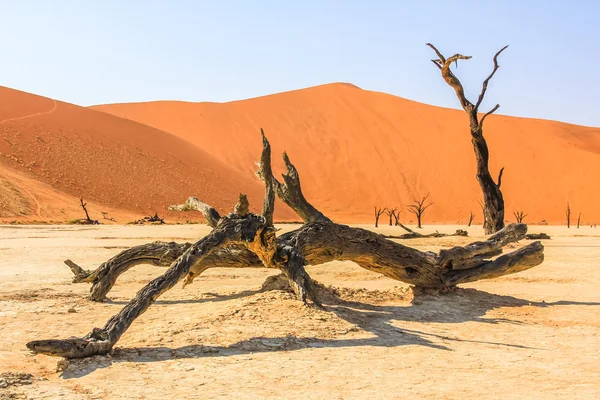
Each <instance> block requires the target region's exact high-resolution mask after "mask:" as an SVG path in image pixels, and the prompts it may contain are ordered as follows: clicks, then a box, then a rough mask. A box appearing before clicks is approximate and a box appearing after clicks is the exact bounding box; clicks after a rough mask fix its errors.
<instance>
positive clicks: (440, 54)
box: [426, 43, 446, 64]
mask: <svg viewBox="0 0 600 400" xmlns="http://www.w3.org/2000/svg"><path fill="white" fill-rule="evenodd" d="M426 45H427V46H429V47H431V48H432V49H433V51H435V54H437V56H438V57H439V59H440V60H439V61H440V63H441V64H443V63H445V62H446V59H445V58H444V56H443V55H442V53H440V51H439V50H438V49H437V48H436V47H435V46H434V45H432V44H431V43H426ZM432 61H434V62H435V60H432Z"/></svg>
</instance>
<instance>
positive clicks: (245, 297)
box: [0, 225, 600, 400]
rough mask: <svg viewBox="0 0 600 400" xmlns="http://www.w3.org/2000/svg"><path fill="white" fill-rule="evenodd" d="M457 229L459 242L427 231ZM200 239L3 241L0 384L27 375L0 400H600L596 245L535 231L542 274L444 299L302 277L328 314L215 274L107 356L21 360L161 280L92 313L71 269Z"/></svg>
mask: <svg viewBox="0 0 600 400" xmlns="http://www.w3.org/2000/svg"><path fill="white" fill-rule="evenodd" d="M280 227H281V228H282V229H283V231H284V232H285V231H287V230H290V229H293V228H294V226H293V225H281V226H280ZM457 228H461V229H463V228H465V227H464V226H448V225H447V226H426V227H425V229H424V230H423V231H424V232H431V231H433V230H434V229H438V230H440V231H441V232H452V231H454V230H455V229H457ZM370 229H373V228H370ZM399 229H400V228H396V227H387V226H382V227H380V228H379V229H378V230H377V232H381V233H387V234H397V233H398V230H399ZM468 230H469V233H470V236H471V237H470V238H457V237H450V238H439V239H424V240H422V239H415V240H410V241H404V243H407V244H409V245H411V246H416V247H417V248H419V249H421V250H436V251H437V250H438V249H439V248H440V247H447V246H452V245H464V244H466V243H469V242H471V241H472V240H474V239H476V238H480V237H481V236H482V229H481V227H480V226H472V227H470V228H468ZM208 231H209V228H208V227H207V226H205V225H179V226H144V227H139V226H93V227H82V226H1V227H0V251H1V252H2V268H0V279H1V280H2V291H1V293H0V337H1V338H2V340H1V341H0V374H3V373H12V374H13V375H12V376H15V375H16V374H18V373H27V374H31V376H28V375H27V376H25V377H24V378H23V381H24V383H26V384H24V385H11V386H9V387H8V388H5V389H0V398H17V399H18V398H32V399H44V398H57V397H61V398H68V399H109V398H110V399H164V398H175V397H177V398H198V399H201V398H240V399H255V398H288V399H295V398H298V399H300V398H302V399H306V398H309V399H310V398H320V399H321V398H327V399H353V398H373V399H388V398H389V399H392V398H407V397H410V398H417V399H466V398H486V399H487V398H489V399H548V398H553V399H569V400H571V399H597V398H598V397H599V396H600V382H598V376H599V374H600V363H599V361H600V340H599V336H600V296H599V294H598V290H597V289H598V286H599V285H600V270H599V269H598V268H597V264H598V261H599V260H600V234H599V233H598V231H597V230H596V229H594V228H590V227H582V228H581V229H574V228H572V229H567V228H566V227H550V226H544V227H535V226H534V227H530V231H531V232H539V231H544V232H547V233H549V234H550V235H551V236H552V240H548V241H544V245H545V248H546V249H545V256H546V261H545V262H544V263H543V264H542V265H540V266H538V267H536V268H533V269H531V270H528V271H525V272H521V273H518V274H514V275H509V276H505V277H502V278H498V279H494V280H488V281H480V282H477V283H474V284H469V285H464V287H462V288H461V289H459V290H458V291H456V292H455V293H452V294H449V295H445V296H438V297H435V296H419V297H416V298H414V297H413V294H412V292H411V291H410V290H409V288H408V287H407V286H405V285H403V284H400V283H399V282H397V281H393V280H390V279H387V278H385V277H382V276H379V275H377V274H374V273H371V272H369V271H366V270H364V269H361V268H359V267H357V266H356V265H354V264H353V263H350V262H332V263H328V264H325V265H319V266H311V267H309V272H310V273H311V275H312V276H313V278H315V279H317V280H319V281H320V282H322V283H323V284H326V285H334V286H335V287H336V288H337V291H338V292H339V295H338V296H334V295H333V294H331V293H330V295H329V296H326V297H325V298H324V300H325V308H324V310H318V309H314V308H311V307H307V306H303V305H302V304H301V303H300V302H298V301H297V300H295V298H294V296H293V295H291V294H290V293H287V292H283V291H268V292H262V293H260V292H258V291H257V289H258V288H259V287H260V286H261V284H262V282H263V281H264V279H265V278H266V277H267V276H269V275H272V274H273V273H274V271H271V270H267V269H244V270H228V269H220V270H209V271H208V272H206V273H205V274H204V275H202V276H201V277H200V278H198V279H197V280H196V281H195V282H194V284H193V285H191V286H188V287H187V288H186V289H185V290H183V289H181V288H180V287H177V288H175V289H173V290H171V291H169V292H167V293H166V294H165V295H164V296H163V297H161V298H160V299H159V301H158V302H157V303H156V304H155V305H153V306H152V307H150V309H149V310H148V311H147V312H146V313H145V314H144V315H142V316H141V317H140V318H139V319H138V320H136V321H135V322H134V324H133V325H132V326H131V328H130V329H129V330H128V331H127V332H126V334H125V335H124V336H123V337H122V339H121V340H120V341H119V342H118V344H117V346H116V349H115V351H114V352H113V354H112V356H109V357H98V356H96V357H93V358H90V359H84V360H74V361H70V362H68V363H64V364H63V363H60V369H62V371H58V372H57V361H59V359H58V358H53V357H47V356H43V355H37V356H34V355H32V354H30V353H29V352H28V350H27V349H26V347H25V343H26V342H28V341H30V340H33V339H38V338H53V337H55V338H64V337H68V336H71V335H75V336H81V335H83V334H85V333H86V332H88V331H89V330H90V329H91V328H92V327H94V326H102V325H104V323H105V322H106V320H107V319H108V318H109V317H110V316H111V315H113V314H114V313H116V312H117V311H118V310H119V309H120V308H121V307H123V305H124V304H125V302H127V301H128V300H129V299H131V298H132V297H133V296H134V295H135V293H136V291H137V290H139V289H140V288H141V287H142V286H143V285H144V284H145V283H147V282H148V281H149V280H150V279H151V278H153V277H155V276H157V275H158V274H160V273H162V272H163V271H164V269H162V268H158V267H152V266H138V267H136V268H134V269H132V270H130V271H128V272H127V273H126V274H124V275H123V276H121V277H120V279H119V281H118V282H117V285H116V286H115V288H114V289H113V291H112V292H111V293H110V294H109V297H110V300H111V301H109V302H106V303H101V304H98V303H92V302H90V301H88V300H86V299H85V295H86V293H87V291H88V289H89V287H88V286H87V285H86V284H71V283H70V281H71V278H72V275H71V272H70V271H69V269H68V268H67V267H66V266H65V265H64V264H63V263H62V262H63V260H64V259H66V258H71V259H73V260H74V261H76V262H78V263H79V264H81V265H82V266H84V267H86V268H92V267H95V266H96V265H98V264H99V263H101V262H102V261H104V260H106V259H107V258H109V257H111V256H112V255H114V254H116V253H118V252H119V251H121V250H122V249H125V248H128V247H130V246H133V245H136V244H141V243H145V242H149V241H153V240H175V241H195V240H197V239H198V238H199V237H201V236H202V235H204V234H206V233H207V232H208ZM526 242H528V241H522V242H521V243H520V244H519V245H523V244H525V243H526ZM519 245H516V246H519ZM512 247H513V248H514V247H515V246H512ZM2 376H7V375H2Z"/></svg>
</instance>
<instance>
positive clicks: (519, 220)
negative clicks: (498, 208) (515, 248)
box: [513, 210, 527, 224]
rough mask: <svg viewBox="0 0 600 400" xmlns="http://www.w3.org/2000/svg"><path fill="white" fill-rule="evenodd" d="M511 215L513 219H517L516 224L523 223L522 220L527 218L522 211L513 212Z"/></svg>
mask: <svg viewBox="0 0 600 400" xmlns="http://www.w3.org/2000/svg"><path fill="white" fill-rule="evenodd" d="M513 215H514V216H515V218H516V219H517V223H519V224H522V223H523V219H524V218H525V217H526V216H527V214H525V213H524V212H523V211H519V210H517V211H513Z"/></svg>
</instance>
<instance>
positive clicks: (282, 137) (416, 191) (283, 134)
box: [94, 83, 600, 224]
mask: <svg viewBox="0 0 600 400" xmlns="http://www.w3.org/2000/svg"><path fill="white" fill-rule="evenodd" d="M448 96H454V94H453V93H452V90H451V89H450V88H448ZM491 96H493V94H492V93H491V92H490V93H488V97H490V98H492V97H491ZM490 101H493V100H490ZM457 106H458V103H457ZM94 109H96V110H101V111H105V112H109V113H112V114H114V115H117V116H120V117H125V118H129V119H131V120H134V121H138V122H141V123H144V124H147V125H150V126H153V127H155V128H158V129H162V130H164V131H166V132H169V133H172V134H173V135H176V136H178V137H180V138H182V139H184V140H186V141H189V142H190V143H193V144H195V145H197V146H198V147H200V148H202V149H204V150H206V151H207V152H208V153H210V154H212V155H214V156H215V157H217V158H218V159H220V160H221V161H223V162H225V163H226V164H228V165H229V166H231V167H233V168H235V169H236V170H237V171H239V172H241V173H244V174H245V176H247V177H248V178H249V179H252V178H253V168H254V161H256V159H257V155H258V154H259V153H260V140H259V136H258V131H259V128H261V127H262V128H264V129H265V131H266V133H267V135H268V137H269V140H270V141H271V144H272V146H273V150H274V154H280V153H281V152H283V151H284V150H287V152H288V154H289V156H290V158H291V160H292V162H293V163H295V165H296V167H297V168H298V170H299V171H300V174H301V178H302V183H303V187H304V193H305V194H306V196H307V197H308V198H309V199H310V200H311V202H312V203H313V204H315V205H316V206H317V207H318V208H319V209H320V210H322V211H324V212H325V214H327V215H328V216H330V217H333V218H334V219H336V220H337V221H341V222H345V223H358V222H371V221H372V213H373V206H375V205H378V206H382V207H401V208H402V207H405V206H406V205H407V204H409V203H410V202H412V201H413V200H415V199H417V198H420V197H422V196H424V195H426V194H427V193H429V192H431V200H432V201H434V202H435V206H433V207H432V208H431V209H430V210H428V213H427V216H426V218H427V221H429V222H430V223H457V222H460V223H463V222H464V221H466V220H468V217H469V213H470V212H471V211H472V212H474V213H476V214H477V215H478V217H477V218H478V219H476V221H478V222H479V223H482V217H481V212H480V206H479V204H478V203H477V200H478V199H480V198H481V192H480V189H479V187H478V185H477V182H476V180H475V157H474V155H473V149H472V147H471V141H470V135H469V131H468V120H467V116H466V115H465V113H464V112H463V111H462V110H452V109H444V108H440V107H435V106H431V105H426V104H421V103H417V102H414V101H410V100H407V99H403V98H400V97H395V96H392V95H389V94H384V93H377V92H372V91H368V90H362V89H360V88H358V87H356V86H354V85H351V84H345V83H337V84H329V85H323V86H318V87H311V88H306V89H301V90H296V91H291V92H286V93H277V94H273V95H269V96H264V97H260V98H254V99H248V100H242V101H234V102H229V103H222V104H220V103H187V102H180V101H159V102H147V103H128V104H109V105H102V106H97V107H94ZM501 112H502V108H500V110H499V111H498V113H501ZM484 134H485V137H486V139H487V141H488V145H489V148H490V154H491V156H490V171H491V173H492V175H493V176H494V177H496V176H497V175H498V172H499V170H500V168H502V167H505V171H504V179H503V183H502V190H503V192H504V197H505V199H506V211H507V216H506V219H507V220H510V221H514V218H513V216H512V213H513V211H516V210H522V211H524V212H525V213H526V214H528V218H527V219H526V222H528V223H541V222H542V221H543V220H545V221H547V222H549V223H552V224H564V223H565V218H564V212H565V208H566V204H567V202H569V203H570V205H571V208H572V210H573V213H574V214H575V215H578V213H579V212H581V213H582V221H584V222H585V223H587V224H590V223H592V222H594V223H595V222H596V221H599V222H600V209H599V208H598V207H597V206H596V205H597V203H598V199H599V198H600V182H599V181H598V180H597V179H595V178H594V174H595V173H596V171H598V170H599V168H600V129H599V128H587V127H582V126H576V125H570V124H565V123H559V122H555V121H545V120H535V119H527V118H515V117H508V116H502V115H492V116H490V117H489V118H488V119H487V120H486V126H485V128H484ZM275 161H276V162H277V163H276V166H279V167H281V166H282V162H281V159H280V158H279V159H277V157H276V158H275ZM402 218H403V219H404V220H405V221H411V220H412V221H414V216H413V215H412V214H408V213H406V211H405V212H404V215H403V216H402Z"/></svg>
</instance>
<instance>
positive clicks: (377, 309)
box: [61, 288, 600, 379]
mask: <svg viewBox="0 0 600 400" xmlns="http://www.w3.org/2000/svg"><path fill="white" fill-rule="evenodd" d="M321 291H322V293H321V298H322V300H323V304H324V306H323V308H324V310H325V311H329V312H332V313H334V314H335V315H336V316H338V317H339V318H340V319H342V320H344V321H347V322H348V323H350V324H351V325H352V326H353V328H351V329H350V330H349V331H348V332H345V333H343V334H340V336H342V338H339V339H338V338H333V339H330V338H328V339H324V338H318V337H299V336H292V335H288V336H284V337H265V336H258V337H252V338H249V339H245V340H242V341H239V342H236V343H232V344H230V345H227V346H203V345H189V346H183V347H179V348H169V347H164V346H159V347H143V348H142V347H134V348H115V349H114V351H113V353H112V356H111V357H102V356H95V357H91V358H88V359H81V360H70V361H69V363H70V364H73V368H67V369H66V370H64V371H63V373H62V375H61V376H62V377H63V378H64V379H71V378H78V377H82V376H85V375H88V374H90V373H92V372H93V371H95V370H96V369H99V368H105V367H107V366H110V365H112V364H113V363H118V362H138V363H148V362H160V361H166V360H174V359H186V358H203V357H229V356H235V355H241V354H250V353H262V352H276V351H294V350H300V349H306V348H344V347H358V346H373V347H399V346H407V345H413V346H425V347H429V348H431V349H434V350H440V351H453V349H452V347H451V344H452V343H455V342H465V343H474V344H484V345H494V346H502V347H509V348H522V349H538V350H539V349H540V348H536V347H529V346H524V345H522V344H519V343H501V342H492V341H484V340H469V339H464V338H459V337H451V336H447V335H442V334H438V333H433V332H426V331H423V330H415V329H407V328H401V327H397V326H395V325H394V323H395V322H432V323H463V322H478V323H486V324H500V323H509V324H526V322H521V321H515V320H510V319H506V318H491V317H486V314H487V313H488V312H489V311H492V310H494V309H497V308H503V307H524V306H533V307H555V306H568V305H577V306H600V302H577V301H557V302H549V303H546V302H543V301H542V302H531V301H528V300H525V299H520V298H516V297H512V296H506V295H496V294H492V293H487V292H484V291H480V290H477V289H462V288H459V289H457V290H455V291H453V292H451V293H448V294H444V295H441V296H440V295H431V294H415V296H414V297H413V299H412V301H411V302H409V303H407V304H406V305H378V304H371V303H366V302H359V301H355V300H353V299H348V298H346V299H344V298H341V297H338V295H337V293H335V290H332V289H328V288H325V289H323V288H322V289H321ZM259 292H261V290H257V291H244V292H240V293H236V294H232V295H225V296H223V295H215V297H214V299H200V300H201V301H200V302H208V301H215V299H217V301H225V300H231V299H236V298H241V297H244V296H249V295H253V294H256V293H259ZM360 331H362V335H361V336H362V337H352V336H358V335H357V334H355V332H360ZM364 332H368V333H369V334H370V335H371V337H367V338H365V337H364ZM343 336H346V337H343ZM348 336H349V337H348Z"/></svg>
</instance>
